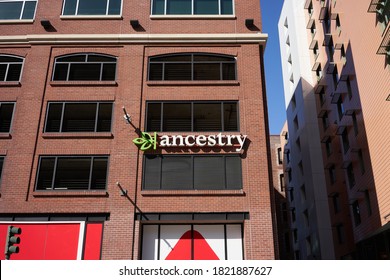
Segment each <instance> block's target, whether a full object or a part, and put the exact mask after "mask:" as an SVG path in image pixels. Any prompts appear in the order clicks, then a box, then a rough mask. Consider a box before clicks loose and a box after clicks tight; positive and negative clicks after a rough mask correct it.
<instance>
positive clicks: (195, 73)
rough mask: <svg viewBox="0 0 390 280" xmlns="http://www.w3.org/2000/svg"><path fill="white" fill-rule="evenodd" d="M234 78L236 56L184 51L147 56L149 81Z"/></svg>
mask: <svg viewBox="0 0 390 280" xmlns="http://www.w3.org/2000/svg"><path fill="white" fill-rule="evenodd" d="M236 79H237V77H236V58H235V57H233V56H223V55H212V54H202V53H196V54H190V53H185V54H174V55H172V54H170V55H162V56H156V57H151V58H149V81H206V80H207V81H211V80H213V81H222V80H236Z"/></svg>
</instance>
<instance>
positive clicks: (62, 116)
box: [43, 101, 114, 133]
mask: <svg viewBox="0 0 390 280" xmlns="http://www.w3.org/2000/svg"><path fill="white" fill-rule="evenodd" d="M52 104H53V105H54V104H62V109H61V119H60V126H59V131H47V124H48V118H49V110H50V105H52ZM67 104H96V113H95V124H94V126H95V128H94V131H77V132H76V131H62V130H63V123H64V114H65V108H66V105H67ZM100 104H111V105H112V106H111V124H110V130H109V131H98V122H99V119H98V117H99V109H100ZM113 113H114V102H112V101H98V102H91V101H86V102H83V101H75V102H66V101H64V102H56V101H54V102H48V103H47V107H46V117H45V125H44V127H43V132H44V133H106V132H112V126H113V117H114V114H113Z"/></svg>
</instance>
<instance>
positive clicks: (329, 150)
mask: <svg viewBox="0 0 390 280" xmlns="http://www.w3.org/2000/svg"><path fill="white" fill-rule="evenodd" d="M325 149H326V155H327V156H328V157H329V156H330V155H331V154H332V151H333V150H332V139H331V138H328V139H327V140H326V142H325Z"/></svg>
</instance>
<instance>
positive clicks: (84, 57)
mask: <svg viewBox="0 0 390 280" xmlns="http://www.w3.org/2000/svg"><path fill="white" fill-rule="evenodd" d="M116 62H117V59H116V57H112V56H107V55H100V54H72V55H66V56H62V57H57V58H56V59H55V62H54V73H53V81H115V76H116V73H115V72H116Z"/></svg>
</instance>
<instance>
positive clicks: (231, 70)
mask: <svg viewBox="0 0 390 280" xmlns="http://www.w3.org/2000/svg"><path fill="white" fill-rule="evenodd" d="M222 80H224V81H226V80H236V64H235V63H223V64H222Z"/></svg>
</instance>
